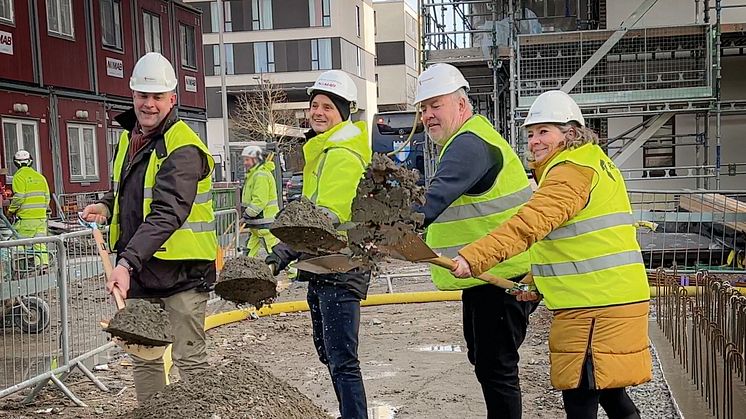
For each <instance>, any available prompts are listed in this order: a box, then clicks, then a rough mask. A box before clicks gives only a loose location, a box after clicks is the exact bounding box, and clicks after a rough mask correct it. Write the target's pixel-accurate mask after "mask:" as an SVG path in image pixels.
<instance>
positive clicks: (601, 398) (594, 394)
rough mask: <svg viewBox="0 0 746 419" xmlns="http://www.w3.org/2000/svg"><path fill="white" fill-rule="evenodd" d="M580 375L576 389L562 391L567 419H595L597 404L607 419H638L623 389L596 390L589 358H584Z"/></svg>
mask: <svg viewBox="0 0 746 419" xmlns="http://www.w3.org/2000/svg"><path fill="white" fill-rule="evenodd" d="M580 374H581V378H580V386H579V387H578V388H575V389H572V390H562V401H563V402H564V403H565V413H566V414H567V419H596V418H597V417H598V405H599V404H600V405H601V407H603V408H604V411H605V412H606V414H607V415H608V416H609V419H640V413H639V411H638V410H637V407H636V406H635V403H634V402H633V401H632V399H630V398H629V395H628V394H627V390H626V389H625V388H624V387H622V388H607V389H603V390H596V382H595V380H594V378H593V361H592V360H591V359H590V357H588V356H586V359H585V362H584V364H583V371H582V372H581V373H580Z"/></svg>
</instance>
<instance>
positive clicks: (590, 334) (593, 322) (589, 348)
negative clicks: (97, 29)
mask: <svg viewBox="0 0 746 419" xmlns="http://www.w3.org/2000/svg"><path fill="white" fill-rule="evenodd" d="M595 327H596V319H595V318H594V319H592V320H591V330H590V331H589V332H588V345H587V346H586V347H585V357H584V358H583V364H582V365H581V366H580V378H579V379H578V387H576V388H580V383H581V382H582V381H583V374H588V373H589V371H586V370H585V362H586V361H587V360H588V357H591V365H593V347H592V346H591V345H592V344H593V329H594V328H595ZM593 381H594V386H595V381H596V380H593ZM590 384H591V383H590V382H589V383H588V385H589V386H590Z"/></svg>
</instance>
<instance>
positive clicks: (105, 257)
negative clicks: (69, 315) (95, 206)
mask: <svg viewBox="0 0 746 419" xmlns="http://www.w3.org/2000/svg"><path fill="white" fill-rule="evenodd" d="M78 218H79V221H80V224H82V225H83V226H85V227H89V228H91V229H92V230H93V240H95V241H96V249H97V250H98V255H99V256H100V257H101V263H102V264H103V265H104V274H106V279H107V280H108V279H109V278H111V273H112V272H113V271H114V267H113V266H112V265H111V259H110V258H109V251H108V250H106V242H104V235H103V234H101V230H99V229H98V224H96V223H91V222H88V221H85V220H83V219H82V218H80V216H78ZM111 293H112V294H113V295H114V300H115V301H116V303H117V309H118V310H121V309H123V308H124V298H122V292H121V291H120V290H119V287H117V286H116V285H114V288H113V289H112V290H111Z"/></svg>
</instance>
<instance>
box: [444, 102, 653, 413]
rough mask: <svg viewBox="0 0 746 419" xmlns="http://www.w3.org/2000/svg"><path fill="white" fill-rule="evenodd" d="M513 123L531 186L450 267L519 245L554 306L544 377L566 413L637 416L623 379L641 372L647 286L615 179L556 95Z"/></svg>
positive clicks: (630, 380) (484, 261)
mask: <svg viewBox="0 0 746 419" xmlns="http://www.w3.org/2000/svg"><path fill="white" fill-rule="evenodd" d="M523 126H524V128H526V130H527V132H528V148H529V151H530V153H531V155H532V156H531V157H532V161H531V163H530V167H531V169H532V170H533V171H534V175H535V178H536V179H537V181H538V183H539V188H538V189H537V190H536V192H535V193H534V195H533V196H532V197H531V199H530V200H529V201H528V202H527V203H526V204H525V205H524V206H523V207H522V208H521V209H520V210H519V211H518V213H517V214H515V215H514V216H513V217H512V218H511V219H510V220H508V221H507V222H505V223H503V224H502V225H501V226H500V227H498V228H496V229H495V230H493V231H492V232H490V234H489V235H487V236H485V237H483V238H481V239H479V240H477V241H476V242H474V243H472V244H470V245H468V246H466V247H464V248H462V249H461V250H460V251H459V256H457V257H456V258H455V259H454V260H455V261H456V262H457V263H458V268H457V269H456V270H455V271H454V275H455V276H458V277H462V278H468V277H471V276H478V275H479V274H481V273H482V272H485V271H487V270H489V269H490V268H492V267H493V266H495V265H496V264H498V263H500V262H502V261H503V260H506V259H509V258H511V257H512V256H513V255H516V254H518V253H520V252H523V251H525V250H526V249H529V257H530V259H531V274H530V275H529V277H533V281H534V282H535V283H536V286H537V287H538V290H539V292H540V293H541V294H542V295H543V298H544V302H545V305H546V307H547V308H548V309H550V310H553V312H554V318H553V321H552V326H551V330H550V332H549V349H550V360H551V381H552V385H553V386H554V387H555V388H557V389H559V390H562V399H563V401H564V405H565V412H566V413H567V417H568V418H570V419H576V418H577V419H580V418H596V415H597V412H598V405H599V404H601V406H602V407H603V408H604V410H605V411H606V412H607V414H608V415H609V418H612V419H616V418H619V419H622V418H623V419H627V418H629V419H632V418H639V417H640V414H639V411H638V410H637V408H636V407H635V405H634V403H633V402H632V400H631V399H630V398H629V396H628V395H627V392H626V390H625V387H627V386H632V385H638V384H641V383H644V382H646V381H649V380H650V379H651V375H652V362H651V357H650V351H649V348H648V333H647V332H648V310H649V299H650V291H649V287H648V283H647V275H646V273H645V267H644V265H643V263H642V255H641V253H640V247H639V245H638V243H637V239H636V236H635V229H634V227H633V219H632V212H631V207H630V204H629V199H628V197H627V189H626V187H625V185H624V180H623V179H622V176H621V174H620V172H619V170H618V169H617V168H616V166H614V163H613V162H612V161H611V160H610V159H609V157H608V156H607V155H606V153H604V151H603V150H602V149H601V148H600V147H599V146H598V145H597V143H598V137H596V135H595V134H594V133H593V132H592V131H591V130H590V129H588V128H587V127H586V126H585V119H584V118H583V115H582V114H581V112H580V108H579V107H578V105H577V104H576V103H575V101H573V100H572V98H570V96H568V95H567V94H566V93H564V92H561V91H549V92H545V93H543V94H542V95H541V96H539V97H538V98H537V99H536V101H535V102H534V104H533V105H532V106H531V109H530V110H529V113H528V116H527V117H526V121H525V123H524V124H523ZM530 279H531V278H527V279H526V280H530ZM518 298H519V299H520V300H531V299H537V298H539V296H538V295H536V294H535V293H531V294H521V295H519V296H518Z"/></svg>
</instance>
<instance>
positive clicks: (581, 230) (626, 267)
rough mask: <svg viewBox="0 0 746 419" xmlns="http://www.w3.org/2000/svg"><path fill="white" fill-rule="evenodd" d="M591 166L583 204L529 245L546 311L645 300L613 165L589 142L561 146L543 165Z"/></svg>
mask: <svg viewBox="0 0 746 419" xmlns="http://www.w3.org/2000/svg"><path fill="white" fill-rule="evenodd" d="M565 162H571V163H574V164H577V165H579V166H584V167H588V168H591V169H593V171H594V172H595V173H594V175H593V184H592V189H591V195H590V199H589V201H588V204H587V205H586V206H585V208H583V209H582V210H580V212H579V213H578V214H576V215H575V216H574V217H573V218H572V219H570V220H568V221H567V222H565V223H564V224H562V225H561V226H559V227H558V228H557V229H555V230H554V231H552V232H551V233H549V235H547V236H546V237H545V238H544V239H543V240H541V241H539V242H537V243H535V244H534V245H533V246H531V248H530V249H529V253H530V255H531V272H532V273H533V276H534V281H535V282H536V285H537V287H538V288H539V291H540V292H541V293H542V294H543V295H544V302H545V304H546V306H547V308H549V309H551V310H556V309H567V308H581V307H605V306H612V305H618V304H627V303H635V302H641V301H646V300H649V299H650V288H649V287H648V281H647V274H646V273H645V266H644V265H643V261H642V254H641V253H640V245H639V244H638V243H637V237H636V232H635V227H634V226H633V223H634V219H633V218H632V209H631V206H630V203H629V198H628V196H627V188H626V186H625V184H624V179H623V178H622V174H621V173H620V172H619V169H617V167H616V166H615V165H614V163H613V162H612V161H611V159H609V157H608V156H607V155H606V153H604V151H603V150H602V149H601V147H599V146H597V145H595V144H586V145H583V146H581V147H579V148H576V149H574V150H564V151H562V152H560V153H559V154H557V156H555V157H554V158H553V159H552V161H551V162H550V163H549V164H548V165H547V168H546V170H545V171H544V173H545V175H544V178H542V179H541V181H540V182H539V187H541V184H542V183H543V180H544V179H546V173H548V172H549V171H550V170H552V168H553V167H555V166H557V165H559V164H563V163H565Z"/></svg>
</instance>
